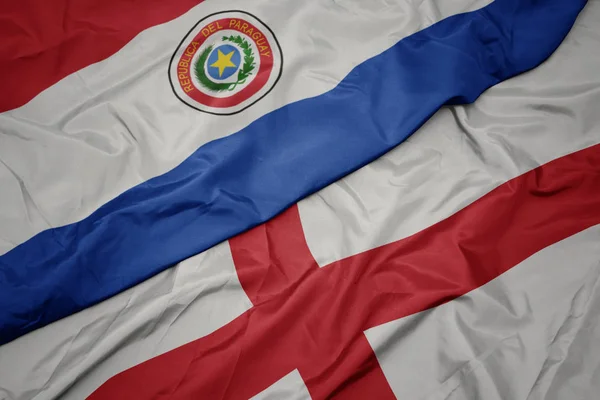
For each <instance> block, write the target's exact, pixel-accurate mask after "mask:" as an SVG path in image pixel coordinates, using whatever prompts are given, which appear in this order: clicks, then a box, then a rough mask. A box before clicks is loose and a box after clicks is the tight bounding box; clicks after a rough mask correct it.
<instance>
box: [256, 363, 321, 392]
mask: <svg viewBox="0 0 600 400" xmlns="http://www.w3.org/2000/svg"><path fill="white" fill-rule="evenodd" d="M280 399H285V400H310V399H311V397H310V393H309V392H308V388H307V387H306V385H305V384H304V380H303V379H302V376H300V372H298V370H297V369H295V370H293V371H292V372H290V373H289V374H287V375H286V376H284V377H283V378H281V379H280V380H278V381H277V382H275V383H274V384H273V385H271V386H269V387H268V388H267V389H265V390H263V391H262V392H260V393H259V394H257V395H256V396H254V397H252V398H251V399H250V400H280Z"/></svg>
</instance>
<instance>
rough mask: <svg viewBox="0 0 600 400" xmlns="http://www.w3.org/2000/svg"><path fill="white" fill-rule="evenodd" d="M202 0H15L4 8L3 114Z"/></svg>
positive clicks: (0, 33) (0, 10)
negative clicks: (142, 32)
mask: <svg viewBox="0 0 600 400" xmlns="http://www.w3.org/2000/svg"><path fill="white" fill-rule="evenodd" d="M201 2H202V0H169V1H164V0H127V1H123V0H76V1H70V0H15V1H4V2H3V3H2V7H0V38H1V39H0V87H1V88H2V96H0V112H2V111H7V110H10V109H13V108H16V107H19V106H21V105H23V104H25V103H27V102H28V101H29V100H31V99H32V98H33V97H35V96H36V95H37V94H38V93H40V92H41V91H43V90H44V89H46V88H48V87H50V86H51V85H53V84H55V83H56V82H58V81H59V80H61V79H62V78H64V77H66V76H67V75H70V74H72V73H74V72H76V71H78V70H80V69H82V68H84V67H86V66H88V65H90V64H93V63H96V62H98V61H101V60H104V59H105V58H107V57H109V56H111V55H112V54H114V53H116V52H117V51H118V50H119V49H121V48H122V47H123V46H124V45H125V44H127V43H128V42H129V41H130V40H131V39H133V38H134V37H135V36H136V35H137V34H138V33H140V32H141V31H143V30H145V29H147V28H149V27H151V26H154V25H158V24H161V23H164V22H167V21H170V20H172V19H174V18H176V17H178V16H180V15H182V14H184V13H185V12H186V11H188V10H189V9H190V8H192V7H193V6H195V5H197V4H199V3H201Z"/></svg>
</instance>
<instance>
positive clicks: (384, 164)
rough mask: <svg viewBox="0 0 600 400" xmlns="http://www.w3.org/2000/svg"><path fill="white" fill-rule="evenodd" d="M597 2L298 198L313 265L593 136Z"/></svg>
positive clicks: (599, 121) (402, 230)
mask: <svg viewBox="0 0 600 400" xmlns="http://www.w3.org/2000/svg"><path fill="white" fill-rule="evenodd" d="M598 20H600V3H599V2H597V1H595V2H590V3H589V4H588V5H587V6H586V8H585V9H584V10H583V13H582V15H581V16H580V18H579V19H578V21H577V22H576V24H575V27H574V29H573V30H572V32H571V33H570V34H569V36H568V37H567V39H566V40H565V41H564V42H563V44H562V45H561V46H560V47H559V48H558V50H557V51H556V52H555V53H554V55H552V57H551V58H550V59H549V60H548V61H547V62H546V63H544V64H542V65H541V66H540V67H538V68H536V69H535V70H533V71H530V72H528V73H526V74H524V75H521V76H519V77H516V78H514V79H511V80H509V81H506V82H504V83H501V84H499V85H498V86H495V87H493V88H491V89H489V90H488V91H487V92H485V94H484V95H483V96H481V98H480V99H478V100H477V102H475V103H474V104H473V105H469V106H457V107H448V108H445V109H442V110H440V111H439V112H438V113H437V114H436V115H435V116H434V117H433V118H432V119H431V120H430V121H429V122H428V123H427V124H426V125H424V126H423V127H422V128H421V129H420V130H419V131H418V132H416V133H415V134H414V135H413V136H412V137H411V138H409V140H408V141H406V142H404V143H403V144H402V145H400V146H398V147H397V148H396V149H394V150H393V151H391V152H390V153H388V154H387V155H385V156H383V157H381V158H380V159H379V160H377V161H375V162H373V163H371V164H369V165H367V166H365V167H364V168H362V169H360V170H359V171H357V172H356V173H354V174H352V175H350V176H348V177H346V178H344V179H342V180H340V181H338V182H336V183H335V184H332V185H330V186H329V187H327V188H325V189H324V190H322V191H320V192H319V193H317V194H316V195H313V196H311V197H309V198H307V199H306V200H304V201H301V202H300V204H299V208H300V214H301V217H302V224H303V227H304V230H305V234H306V238H307V241H308V244H309V248H310V250H311V252H312V253H313V255H314V256H315V258H316V259H317V262H318V263H319V265H321V266H324V265H327V264H329V263H331V262H333V261H336V260H339V259H341V258H344V257H348V256H351V255H353V254H357V253H360V252H363V251H365V250H368V249H370V248H373V247H377V246H381V245H384V244H387V243H391V242H394V241H396V240H399V239H402V238H404V237H407V236H410V235H412V234H414V233H416V232H419V231H421V230H422V229H424V228H426V227H428V226H430V225H433V224H434V223H436V222H439V221H441V220H442V219H444V218H446V217H448V216H450V215H452V214H453V213H455V212H456V211H458V210H460V209H462V208H463V207H465V206H466V205H468V204H470V203H471V202H473V201H474V200H476V199H477V198H479V197H481V196H482V195H484V194H485V193H487V192H489V191H490V190H492V189H493V188H494V187H496V186H498V185H500V184H502V183H504V182H506V181H507V180H509V179H511V178H513V177H515V176H518V175H520V174H522V173H524V172H526V171H529V170H531V169H533V168H535V167H537V166H539V165H541V164H544V163H547V162H548V161H551V160H553V159H556V158H558V157H560V156H563V155H565V154H568V153H571V152H574V151H576V150H580V149H582V148H585V147H589V146H591V145H593V144H596V143H599V142H600V114H599V113H598V104H600V74H598V71H600V52H598V51H596V49H598V48H599V47H600V25H599V24H597V23H596V21H598Z"/></svg>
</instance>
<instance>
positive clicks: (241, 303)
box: [0, 243, 252, 400]
mask: <svg viewBox="0 0 600 400" xmlns="http://www.w3.org/2000/svg"><path fill="white" fill-rule="evenodd" d="M251 306H252V303H251V302H250V300H249V299H248V297H247V296H246V293H245V292H244V290H243V289H242V287H241V285H240V283H239V280H238V277H237V274H236V271H235V268H234V265H233V260H232V257H231V252H230V249H229V245H228V244H227V243H222V244H220V245H218V246H215V247H213V248H211V249H210V250H208V251H206V252H204V253H202V254H199V255H197V256H195V257H192V258H190V259H188V260H186V261H184V262H182V263H180V264H179V265H177V266H176V267H174V268H171V269H169V270H167V271H164V272H162V273H161V274H159V275H157V276H155V277H153V278H151V279H149V280H147V281H145V282H143V283H141V284H140V285H137V286H135V287H134V288H132V289H130V290H127V291H125V292H123V293H120V294H118V295H116V296H114V297H112V298H110V299H108V300H106V301H104V302H102V303H100V304H98V305H96V306H93V307H90V308H88V309H86V310H84V311H81V312H79V313H77V314H74V315H72V316H70V317H67V318H64V319H62V320H59V321H57V322H55V323H53V324H51V325H48V326H46V327H44V328H41V329H38V330H36V331H33V332H32V333H30V334H27V335H25V336H22V337H20V338H19V339H17V340H15V341H13V342H10V343H8V344H5V345H3V346H0V398H1V399H11V400H17V399H19V400H21V399H23V400H25V399H27V400H29V399H36V400H42V399H52V398H56V397H58V396H61V398H62V399H73V400H79V399H83V398H85V397H86V396H88V395H89V394H90V393H91V392H93V391H94V390H95V389H96V388H97V387H98V386H100V385H101V384H102V383H104V382H105V381H106V380H107V379H108V378H110V377H111V376H113V375H115V374H117V373H119V372H121V371H123V370H125V369H127V368H130V367H132V366H134V365H136V364H139V363H141V362H143V361H146V360H148V359H150V358H152V357H154V356H156V355H159V354H162V353H165V352H167V351H169V350H172V349H174V348H176V347H179V346H181V345H183V344H185V343H188V342H190V341H192V340H195V339H197V338H200V337H202V336H205V335H207V334H209V333H211V332H213V331H215V330H216V329H218V328H220V327H221V326H223V325H225V324H226V323H228V322H229V321H231V320H233V319H234V318H236V317H237V316H239V315H240V314H242V313H243V312H244V311H246V310H248V309H249V308H250V307H251Z"/></svg>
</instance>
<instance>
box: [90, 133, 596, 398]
mask: <svg viewBox="0 0 600 400" xmlns="http://www.w3.org/2000/svg"><path fill="white" fill-rule="evenodd" d="M599 165H600V145H596V146H593V147H590V148H588V149H585V150H581V151H579V152H576V153H572V154H570V155H567V156H565V157H562V158H559V159H557V160H554V161H552V162H550V163H548V164H545V165H543V166H541V167H539V168H536V169H534V170H532V171H530V172H528V173H525V174H524V175H521V176H519V177H517V178H515V179H512V180H510V181H508V182H506V183H505V184H503V185H501V186H499V187H497V188H496V189H494V190H492V191H491V192H490V193H488V194H487V195H485V196H483V197H482V198H480V199H479V200H477V201H475V202H474V203H472V204H470V205H469V206H467V207H466V208H464V209H462V210H461V211H459V212H457V213H455V214H454V215H452V216H450V217H449V218H447V219H445V220H443V221H441V222H439V223H437V224H435V225H433V226H431V227H429V228H427V229H425V230H423V231H421V232H419V233H417V234H415V235H413V236H410V237H408V238H406V239H402V240H400V241H397V242H394V243H391V244H387V245H384V246H381V247H378V248H375V249H372V250H369V251H366V252H364V253H361V254H358V255H355V256H352V257H349V258H346V259H343V260H340V261H337V262H334V263H333V264H330V265H327V266H325V267H319V266H318V265H317V263H316V262H315V260H314V259H313V257H312V255H311V253H310V251H309V249H308V245H307V243H306V241H305V238H304V232H303V230H302V224H301V221H300V216H299V213H298V209H297V208H296V207H292V208H290V209H288V210H287V211H285V212H284V213H283V214H281V215H279V216H278V217H276V218H275V219H273V220H271V221H269V222H267V223H265V224H263V225H260V226H258V227H256V228H254V229H252V230H250V231H248V232H246V233H244V234H242V235H239V236H237V237H235V238H233V239H231V240H230V246H231V251H232V255H233V258H234V262H235V265H236V270H237V273H238V276H239V280H240V282H241V284H242V287H243V288H244V290H245V292H246V293H247V295H248V297H249V298H250V300H251V301H252V304H253V307H252V308H250V309H249V310H248V311H246V312H245V313H243V314H242V315H240V316H239V317H237V318H236V319H235V320H233V321H231V322H230V323H228V324H227V325H225V326H223V327H222V328H220V329H218V330H216V331H214V332H213V333H211V334H209V335H208V336H205V337H202V338H200V339H198V340H195V341H193V342H191V343H188V344H185V345H183V346H181V347H179V348H177V349H175V350H172V351H170V352H167V353H165V354H162V355H160V356H157V357H155V358H153V359H150V360H148V361H146V362H144V363H142V364H139V365H137V366H135V367H133V368H130V369H128V370H126V371H123V372H121V373H120V374H118V375H116V376H114V377H113V378H111V379H109V380H108V381H107V382H106V383H105V384H104V385H102V386H101V387H100V388H99V389H97V390H96V391H95V392H94V393H93V394H92V395H91V398H92V399H94V400H96V399H120V398H135V399H150V398H152V399H158V398H169V399H191V398H194V399H199V398H206V399H248V398H250V397H252V396H255V395H257V394H259V393H260V392H261V391H263V390H265V389H266V388H268V387H269V386H271V385H272V384H274V383H275V382H277V381H278V380H279V379H281V378H282V377H284V376H285V375H287V374H288V373H290V372H292V371H294V370H298V371H299V373H300V375H301V376H302V379H303V380H304V382H305V384H306V387H307V388H308V391H309V393H310V395H311V397H312V398H313V399H325V398H343V399H365V398H375V399H391V398H394V394H393V393H392V391H391V389H390V386H389V385H388V383H387V380H386V378H385V375H384V373H383V371H382V369H381V368H380V365H379V363H378V361H377V358H376V356H375V353H374V351H373V349H372V348H371V346H370V344H369V342H368V341H367V339H366V337H365V335H364V331H365V330H367V329H369V328H372V327H375V326H378V325H381V324H384V323H386V322H389V321H393V320H396V319H398V318H402V317H404V316H407V315H410V314H413V313H416V312H419V311H423V310H426V309H428V308H431V307H435V306H437V305H440V304H442V303H445V302H448V301H450V300H452V299H455V298H456V297H458V296H461V295H463V294H465V293H467V292H469V291H471V290H473V289H475V288H477V287H479V286H481V285H483V284H485V283H486V282H488V281H490V280H491V279H494V278H495V277H497V276H499V275H500V274H502V273H504V272H505V271H507V270H509V269H510V268H512V267H513V266H515V265H517V264H518V263H520V262H521V261H523V260H524V259H526V258H527V257H529V256H531V255H532V254H534V253H536V252H538V251H540V250H541V249H543V248H545V247H547V246H549V245H551V244H553V243H556V242H557V241H560V240H562V239H564V238H567V237H569V236H571V235H573V234H575V233H577V232H579V231H582V230H584V229H586V228H588V227H590V226H593V225H596V224H599V223H600V213H598V212H597V210H599V209H600V170H599V168H598V166H599ZM401 361H402V360H399V362H401Z"/></svg>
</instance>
